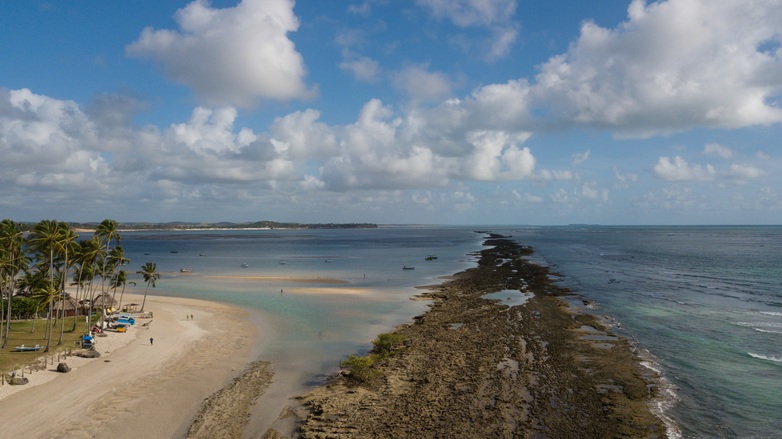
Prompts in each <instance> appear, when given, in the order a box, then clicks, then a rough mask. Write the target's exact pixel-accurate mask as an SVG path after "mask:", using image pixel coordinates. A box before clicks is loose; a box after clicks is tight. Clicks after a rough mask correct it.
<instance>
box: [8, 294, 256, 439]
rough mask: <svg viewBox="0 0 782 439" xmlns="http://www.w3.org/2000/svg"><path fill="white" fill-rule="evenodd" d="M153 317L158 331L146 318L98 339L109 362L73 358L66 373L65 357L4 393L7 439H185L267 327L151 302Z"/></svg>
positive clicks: (243, 314) (173, 302) (236, 316)
mask: <svg viewBox="0 0 782 439" xmlns="http://www.w3.org/2000/svg"><path fill="white" fill-rule="evenodd" d="M125 297H126V300H127V301H128V302H130V301H134V302H137V303H141V300H142V298H141V297H138V296H135V297H134V296H133V295H128V294H126V295H125ZM146 310H148V311H152V312H153V313H154V318H153V319H152V323H151V324H150V325H149V329H144V328H143V327H142V326H141V325H142V324H143V323H145V322H147V321H148V320H146V319H140V320H138V321H137V322H136V325H135V326H133V327H132V328H131V330H130V332H129V333H126V334H115V333H111V334H109V336H108V337H98V338H96V340H97V344H96V349H97V350H98V351H99V352H100V353H101V354H102V356H101V357H100V358H97V359H83V358H77V357H68V358H67V359H66V360H63V361H65V362H66V363H67V364H68V365H69V366H70V367H72V368H73V370H72V371H71V372H69V373H65V374H61V373H58V372H56V371H55V369H56V366H57V359H56V358H55V360H54V361H55V364H54V365H51V364H50V365H49V366H48V370H44V371H39V372H34V373H33V374H27V373H26V374H25V376H26V377H28V378H29V379H30V383H29V384H27V385H24V386H9V385H5V386H0V426H1V427H0V432H1V433H0V435H1V436H2V437H8V438H13V437H27V438H102V437H111V438H112V439H123V438H132V439H138V438H170V437H184V436H185V433H186V432H187V429H188V427H189V425H190V423H191V421H192V419H193V418H194V417H195V415H196V414H197V412H198V410H199V407H200V405H201V402H202V401H203V400H204V399H205V398H206V397H208V396H209V395H211V394H212V393H214V392H215V391H217V390H219V389H220V388H221V387H222V386H223V385H225V384H226V383H228V382H229V381H230V380H231V379H232V378H233V377H234V376H236V375H237V374H239V373H240V372H241V371H242V370H243V369H244V367H245V365H246V364H247V363H248V362H249V361H251V360H252V354H253V352H254V350H255V348H256V347H257V343H259V341H260V338H259V336H258V330H257V328H256V326H255V325H254V322H253V319H252V318H250V316H249V313H248V312H247V311H245V310H242V309H239V308H234V307H230V306H227V305H223V304H218V303H214V302H206V301H200V300H193V299H180V298H169V297H155V296H148V297H147V304H146ZM189 314H193V315H194V316H195V318H194V320H188V319H186V317H185V316H186V315H189ZM150 337H152V338H154V345H150V341H149V339H150Z"/></svg>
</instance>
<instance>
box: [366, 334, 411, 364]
mask: <svg viewBox="0 0 782 439" xmlns="http://www.w3.org/2000/svg"><path fill="white" fill-rule="evenodd" d="M404 342H405V338H404V337H403V336H402V335H401V334H396V333H393V332H390V333H385V334H380V335H378V336H377V338H376V339H375V341H373V342H372V345H373V346H374V347H373V349H372V352H373V353H374V354H376V355H379V356H380V357H382V358H386V357H388V356H390V355H392V354H393V353H394V352H395V351H396V350H397V349H399V348H401V347H402V346H403V343H404Z"/></svg>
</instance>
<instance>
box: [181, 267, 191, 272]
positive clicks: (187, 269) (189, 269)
mask: <svg viewBox="0 0 782 439" xmlns="http://www.w3.org/2000/svg"><path fill="white" fill-rule="evenodd" d="M179 271H180V272H182V273H192V272H193V269H192V268H183V269H181V270H179Z"/></svg>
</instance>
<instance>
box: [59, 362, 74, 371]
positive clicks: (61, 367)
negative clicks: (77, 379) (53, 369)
mask: <svg viewBox="0 0 782 439" xmlns="http://www.w3.org/2000/svg"><path fill="white" fill-rule="evenodd" d="M70 371H71V367H70V366H68V364H67V363H60V364H58V365H57V372H62V373H68V372H70Z"/></svg>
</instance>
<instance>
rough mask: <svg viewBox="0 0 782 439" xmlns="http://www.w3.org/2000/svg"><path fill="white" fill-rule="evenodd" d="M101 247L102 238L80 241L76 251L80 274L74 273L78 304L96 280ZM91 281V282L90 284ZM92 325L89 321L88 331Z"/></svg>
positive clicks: (74, 321) (74, 322) (94, 237)
mask: <svg viewBox="0 0 782 439" xmlns="http://www.w3.org/2000/svg"><path fill="white" fill-rule="evenodd" d="M100 252H101V246H100V238H98V237H97V236H93V237H92V238H91V239H88V240H83V241H79V247H78V248H77V249H76V258H75V260H76V263H78V264H79V271H78V274H76V273H74V275H73V281H74V284H75V285H76V302H79V293H80V292H82V291H83V292H85V294H84V295H85V296H86V295H87V294H86V292H87V291H88V288H89V286H88V285H92V280H93V279H94V278H95V271H96V269H95V261H97V260H98V256H100ZM88 281H89V282H88ZM89 326H90V323H89V319H87V329H89ZM75 330H76V320H75V319H74V320H73V329H72V331H75Z"/></svg>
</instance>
